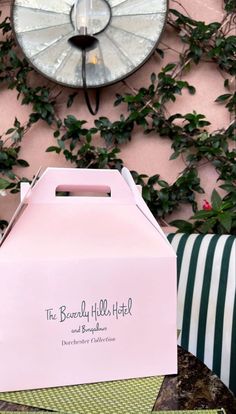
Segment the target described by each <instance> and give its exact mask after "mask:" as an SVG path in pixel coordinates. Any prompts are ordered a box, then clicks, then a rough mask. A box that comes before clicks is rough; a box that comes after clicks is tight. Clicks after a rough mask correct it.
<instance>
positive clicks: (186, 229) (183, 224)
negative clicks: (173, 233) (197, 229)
mask: <svg viewBox="0 0 236 414" xmlns="http://www.w3.org/2000/svg"><path fill="white" fill-rule="evenodd" d="M170 225H171V226H174V227H177V229H179V232H182V233H192V232H193V230H194V226H193V225H192V224H191V223H189V222H188V221H185V220H173V221H171V222H170Z"/></svg>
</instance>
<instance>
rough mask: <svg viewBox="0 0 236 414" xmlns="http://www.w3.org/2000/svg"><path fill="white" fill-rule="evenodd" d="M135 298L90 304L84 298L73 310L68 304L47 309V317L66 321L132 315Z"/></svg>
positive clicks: (51, 319) (49, 319) (95, 319)
mask: <svg viewBox="0 0 236 414" xmlns="http://www.w3.org/2000/svg"><path fill="white" fill-rule="evenodd" d="M132 306H133V300H132V298H129V299H128V300H127V301H123V302H119V301H116V302H114V303H109V301H108V300H107V299H100V300H99V301H97V302H94V303H92V304H91V305H89V304H88V303H87V302H86V301H85V300H83V301H82V302H81V303H80V304H79V305H78V308H77V309H74V310H71V309H70V308H69V307H68V306H67V305H62V306H60V307H59V308H58V309H57V310H55V309H54V308H47V309H45V312H46V319H47V320H48V321H58V322H60V323H63V322H66V321H67V320H70V319H80V320H82V321H86V322H90V321H91V320H94V321H96V322H97V321H98V320H99V319H101V318H109V317H111V318H115V319H119V318H124V317H127V316H132Z"/></svg>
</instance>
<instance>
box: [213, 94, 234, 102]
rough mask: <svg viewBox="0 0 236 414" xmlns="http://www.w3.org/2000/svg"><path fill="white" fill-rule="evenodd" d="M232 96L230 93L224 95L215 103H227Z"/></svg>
mask: <svg viewBox="0 0 236 414" xmlns="http://www.w3.org/2000/svg"><path fill="white" fill-rule="evenodd" d="M231 96H232V95H231V94H230V93H225V94H224V95H220V96H218V98H216V100H215V102H225V101H227V100H228V99H229V98H230V97H231Z"/></svg>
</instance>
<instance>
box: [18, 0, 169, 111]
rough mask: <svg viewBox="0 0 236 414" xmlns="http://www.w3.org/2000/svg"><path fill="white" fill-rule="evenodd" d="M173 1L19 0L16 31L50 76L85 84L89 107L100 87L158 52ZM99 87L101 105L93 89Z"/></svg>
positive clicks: (80, 85) (25, 50)
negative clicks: (157, 47) (169, 4)
mask: <svg viewBox="0 0 236 414" xmlns="http://www.w3.org/2000/svg"><path fill="white" fill-rule="evenodd" d="M167 10H168V0H158V1H157V0H146V1H144V0H15V1H14V2H13V6H12V23H13V30H14V32H15V36H16V39H17V42H18V44H19V46H20V47H21V49H22V51H23V53H24V54H25V56H26V58H27V59H28V60H29V61H30V63H31V65H33V67H34V68H35V69H36V70H37V71H39V72H40V73H41V74H43V75H44V76H46V77H47V78H49V79H50V80H52V81H54V82H57V83H59V84H62V85H64V86H69V87H72V88H82V89H83V90H84V96H85V100H86V103H87V106H88V109H89V111H90V112H91V113H92V114H93V115H95V114H96V113H97V111H98V107H99V89H100V88H101V87H104V86H107V85H111V84H113V83H115V82H118V81H120V80H122V79H124V78H126V77H127V76H129V75H130V74H132V73H133V72H135V71H136V70H137V69H139V68H140V67H141V66H142V65H143V64H144V63H145V62H146V60H147V59H148V58H149V57H150V56H151V55H152V54H153V52H154V50H155V48H156V46H157V42H158V40H159V38H160V36H161V33H162V31H163V28H164V26H165V22H166V14H167ZM89 89H95V92H96V102H95V108H94V109H93V108H92V105H91V103H90V99H89V94H88V90H89Z"/></svg>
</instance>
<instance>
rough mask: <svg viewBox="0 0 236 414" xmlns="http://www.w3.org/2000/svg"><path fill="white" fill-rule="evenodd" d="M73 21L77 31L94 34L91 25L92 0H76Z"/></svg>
mask: <svg viewBox="0 0 236 414" xmlns="http://www.w3.org/2000/svg"><path fill="white" fill-rule="evenodd" d="M73 14H74V16H73V21H74V26H75V31H76V33H80V34H93V32H92V27H91V22H90V20H91V15H92V14H93V3H92V1H91V0H76V1H75V3H74V10H73Z"/></svg>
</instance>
